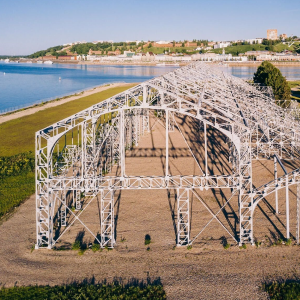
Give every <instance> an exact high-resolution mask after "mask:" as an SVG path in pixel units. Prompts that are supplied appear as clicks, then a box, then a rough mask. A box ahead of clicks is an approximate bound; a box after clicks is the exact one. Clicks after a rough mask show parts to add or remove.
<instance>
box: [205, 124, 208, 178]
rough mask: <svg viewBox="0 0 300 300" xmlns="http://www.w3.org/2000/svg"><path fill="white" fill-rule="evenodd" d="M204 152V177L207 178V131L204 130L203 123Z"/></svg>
mask: <svg viewBox="0 0 300 300" xmlns="http://www.w3.org/2000/svg"><path fill="white" fill-rule="evenodd" d="M204 152H205V176H208V166H207V130H206V123H204Z"/></svg>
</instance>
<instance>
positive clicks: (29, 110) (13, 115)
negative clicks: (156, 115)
mask: <svg viewBox="0 0 300 300" xmlns="http://www.w3.org/2000/svg"><path fill="white" fill-rule="evenodd" d="M133 84H138V83H136V82H130V83H125V82H124V83H110V84H105V85H100V86H97V87H94V88H91V89H87V90H84V91H82V92H79V93H76V94H70V95H68V96H64V97H62V98H58V99H53V100H49V101H46V102H44V103H40V104H36V105H34V106H28V107H24V108H21V109H19V110H16V111H12V112H8V113H7V114H3V115H0V124H2V123H5V122H8V121H11V120H14V119H18V118H21V117H24V116H28V115H32V114H34V113H36V112H38V111H41V110H45V109H47V108H50V107H55V106H58V105H61V104H64V103H67V102H70V101H73V100H77V99H79V98H82V97H85V96H89V95H92V94H95V93H98V92H102V91H105V90H108V89H110V88H114V87H121V86H127V85H128V86H130V85H133Z"/></svg>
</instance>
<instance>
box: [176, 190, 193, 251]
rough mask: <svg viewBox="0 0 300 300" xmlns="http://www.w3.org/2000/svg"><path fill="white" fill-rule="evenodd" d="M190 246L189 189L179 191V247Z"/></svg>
mask: <svg viewBox="0 0 300 300" xmlns="http://www.w3.org/2000/svg"><path fill="white" fill-rule="evenodd" d="M188 244H190V199H189V189H177V245H178V246H183V245H188Z"/></svg>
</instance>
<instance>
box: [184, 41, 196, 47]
mask: <svg viewBox="0 0 300 300" xmlns="http://www.w3.org/2000/svg"><path fill="white" fill-rule="evenodd" d="M184 47H197V43H194V42H186V43H185V44H184Z"/></svg>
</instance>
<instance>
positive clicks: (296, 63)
mask: <svg viewBox="0 0 300 300" xmlns="http://www.w3.org/2000/svg"><path fill="white" fill-rule="evenodd" d="M192 62H199V61H189V62H168V63H167V62H166V65H165V66H166V67H168V66H170V67H172V66H174V64H175V63H176V64H178V65H179V66H186V65H188V64H190V63H192ZM203 62H204V63H209V64H219V62H217V61H216V62H205V61H203ZM262 62H263V61H247V62H245V61H244V62H242V61H241V62H239V61H224V62H222V63H223V64H226V65H228V66H230V67H232V66H256V65H260V64H261V63H262ZM269 62H270V63H272V64H274V65H277V66H299V67H300V61H269ZM21 63H26V61H24V62H21ZM33 63H36V62H33ZM162 63H163V62H160V61H155V62H154V61H148V62H147V61H135V62H134V61H129V62H126V61H74V60H53V64H77V65H100V66H101V65H108V66H114V65H120V66H154V67H155V66H157V65H158V64H162ZM160 67H162V66H161V65H160Z"/></svg>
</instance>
